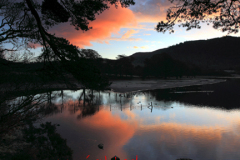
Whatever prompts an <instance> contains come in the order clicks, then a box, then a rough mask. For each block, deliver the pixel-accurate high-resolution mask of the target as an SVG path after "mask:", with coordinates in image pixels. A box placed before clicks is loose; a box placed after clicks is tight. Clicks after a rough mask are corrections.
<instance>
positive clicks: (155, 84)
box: [0, 78, 226, 93]
mask: <svg viewBox="0 0 240 160" xmlns="http://www.w3.org/2000/svg"><path fill="white" fill-rule="evenodd" d="M225 81H226V79H224V78H222V79H218V78H216V79H212V78H196V79H168V80H163V79H153V80H113V81H111V82H112V84H111V85H110V87H109V88H110V89H111V91H113V92H116V93H128V92H138V91H144V90H155V89H169V88H176V87H187V86H196V85H207V84H215V83H220V82H225ZM82 88H83V86H82V85H81V84H79V83H75V87H73V88H69V87H67V86H66V85H65V84H58V83H55V84H45V85H43V86H41V87H40V88H39V86H38V87H36V88H34V87H33V88H31V87H29V86H25V87H23V86H22V87H21V88H18V90H15V89H14V88H11V85H9V84H5V85H1V86H0V91H3V92H8V91H14V92H15V91H26V90H28V91H33V90H41V89H43V90H45V89H50V90H79V89H82Z"/></svg>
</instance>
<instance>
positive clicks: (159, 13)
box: [50, 0, 240, 59]
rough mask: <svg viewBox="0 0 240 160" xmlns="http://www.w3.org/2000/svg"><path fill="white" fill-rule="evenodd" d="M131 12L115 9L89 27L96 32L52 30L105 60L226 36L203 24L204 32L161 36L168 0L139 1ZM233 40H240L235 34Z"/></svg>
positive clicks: (179, 31) (65, 28)
mask: <svg viewBox="0 0 240 160" xmlns="http://www.w3.org/2000/svg"><path fill="white" fill-rule="evenodd" d="M135 2H136V4H135V5H134V6H131V7H129V8H122V7H120V6H119V7H118V8H117V9H116V8H115V7H114V6H112V7H110V9H108V10H106V11H104V12H103V13H102V14H100V15H97V16H96V20H95V21H92V22H90V23H89V26H90V27H92V28H93V29H91V30H89V31H86V32H83V31H81V30H79V31H76V30H75V29H74V27H72V26H70V25H69V24H60V25H58V26H54V27H53V28H51V29H50V32H52V33H55V34H56V36H60V37H64V38H66V39H68V40H69V41H70V42H71V43H72V44H74V45H77V46H79V47H80V48H85V49H93V50H95V51H97V52H98V53H99V54H100V55H101V56H102V57H103V58H109V59H115V58H116V57H117V55H120V54H121V55H122V54H125V55H127V56H129V55H132V54H134V53H136V52H151V51H154V50H157V49H161V48H166V47H169V46H172V45H175V44H178V43H181V42H184V41H190V40H199V39H211V38H215V37H222V36H225V35H227V33H226V32H224V33H222V32H221V31H219V30H215V29H213V28H212V27H211V26H207V25H206V24H202V28H201V29H194V30H190V31H186V28H179V27H175V33H174V34H169V33H168V32H166V33H164V34H163V33H158V32H157V31H156V30H155V29H154V28H155V26H156V25H157V23H158V22H159V21H162V20H165V18H166V11H167V9H168V8H169V7H170V5H171V3H170V2H169V1H168V0H136V1H135ZM231 36H240V34H239V33H238V34H232V35H231Z"/></svg>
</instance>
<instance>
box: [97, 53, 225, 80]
mask: <svg viewBox="0 0 240 160" xmlns="http://www.w3.org/2000/svg"><path fill="white" fill-rule="evenodd" d="M133 61H134V58H133V57H132V56H130V57H127V56H124V55H119V56H118V57H117V60H108V59H98V62H97V63H95V65H97V66H98V68H99V69H100V70H101V72H102V73H104V74H106V75H108V77H109V78H132V77H133V76H138V77H141V78H164V79H166V78H170V77H175V78H176V79H178V78H182V77H183V76H186V77H195V76H197V75H215V76H217V75H221V76H226V75H227V74H226V73H224V72H223V71H219V70H210V69H202V68H199V67H197V66H195V65H192V64H191V65H190V64H186V63H184V62H181V61H178V60H175V59H173V58H172V57H171V56H170V55H169V54H167V53H161V54H156V55H153V56H152V57H151V58H147V59H145V61H144V65H143V66H140V65H137V66H134V65H133Z"/></svg>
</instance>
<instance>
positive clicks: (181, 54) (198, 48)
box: [130, 36, 240, 70]
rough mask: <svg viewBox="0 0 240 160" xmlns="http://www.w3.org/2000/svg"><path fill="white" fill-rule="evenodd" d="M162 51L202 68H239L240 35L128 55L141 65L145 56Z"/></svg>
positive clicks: (148, 56)
mask: <svg viewBox="0 0 240 160" xmlns="http://www.w3.org/2000/svg"><path fill="white" fill-rule="evenodd" d="M164 52H166V53H168V54H169V55H170V56H171V57H172V58H173V59H176V60H179V61H181V62H184V63H185V64H189V65H196V66H198V67H200V68H202V69H217V70H222V69H240V37H232V36H225V37H221V38H214V39H208V40H197V41H187V42H184V43H180V44H177V45H173V46H170V47H168V48H164V49H159V50H156V51H153V52H138V53H135V54H133V55H131V56H130V57H134V59H135V60H134V62H133V63H134V65H135V66H137V65H140V66H143V65H144V60H145V59H146V58H150V57H152V56H153V55H155V54H161V53H164Z"/></svg>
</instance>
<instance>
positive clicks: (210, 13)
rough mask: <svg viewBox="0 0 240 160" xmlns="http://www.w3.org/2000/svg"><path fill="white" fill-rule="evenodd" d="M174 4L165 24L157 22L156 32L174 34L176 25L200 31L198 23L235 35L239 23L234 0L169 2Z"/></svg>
mask: <svg viewBox="0 0 240 160" xmlns="http://www.w3.org/2000/svg"><path fill="white" fill-rule="evenodd" d="M170 2H171V3H173V4H174V6H173V7H170V8H169V9H168V11H167V17H166V22H163V21H161V22H159V23H158V25H157V27H156V30H157V31H158V32H166V31H167V30H168V31H169V32H170V33H173V32H174V28H173V27H174V26H175V24H176V23H180V24H179V27H180V26H182V27H186V28H187V30H190V29H192V28H198V29H200V28H201V26H200V23H201V22H206V23H207V24H208V25H209V23H212V24H213V28H214V29H221V30H222V31H223V32H225V31H227V32H228V33H237V32H238V28H239V23H240V16H239V15H240V14H239V1H236V0H229V1H227V0H215V1H211V0H170Z"/></svg>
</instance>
